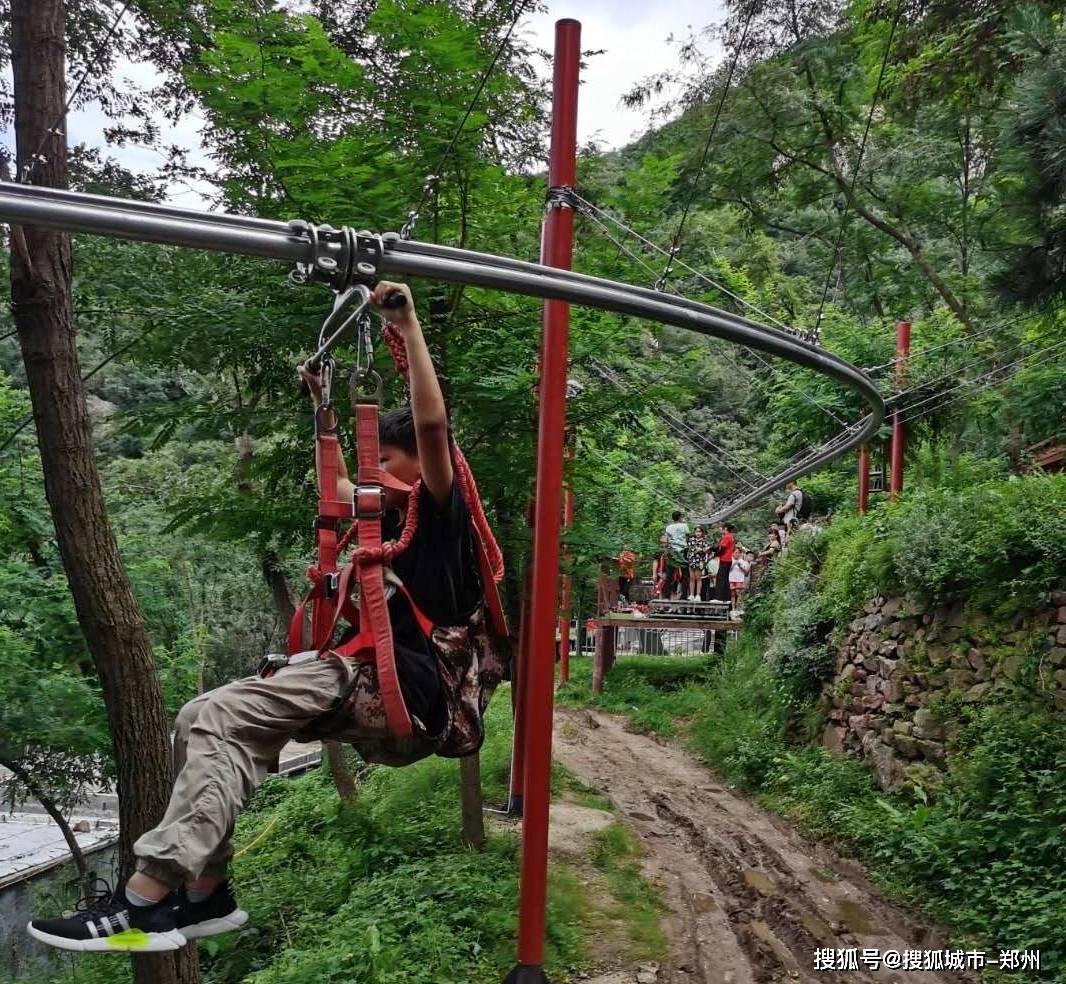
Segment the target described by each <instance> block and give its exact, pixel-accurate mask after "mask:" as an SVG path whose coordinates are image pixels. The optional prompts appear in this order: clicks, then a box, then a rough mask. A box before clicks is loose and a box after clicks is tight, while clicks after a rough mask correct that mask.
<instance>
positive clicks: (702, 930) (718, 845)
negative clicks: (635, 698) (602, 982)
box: [555, 709, 972, 984]
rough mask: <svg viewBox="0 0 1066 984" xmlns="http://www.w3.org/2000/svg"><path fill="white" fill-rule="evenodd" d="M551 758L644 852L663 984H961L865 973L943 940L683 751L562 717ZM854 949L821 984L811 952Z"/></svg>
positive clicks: (614, 725) (956, 978) (600, 723)
mask: <svg viewBox="0 0 1066 984" xmlns="http://www.w3.org/2000/svg"><path fill="white" fill-rule="evenodd" d="M555 755H556V757H557V758H558V759H559V760H560V761H561V762H563V763H564V764H565V765H566V766H567V768H569V769H570V770H571V771H572V772H573V773H575V774H576V775H577V776H578V777H579V778H580V779H581V780H582V781H583V782H584V783H586V784H587V785H589V786H592V787H594V788H595V789H597V790H598V791H600V792H602V793H603V794H604V795H605V796H607V797H608V798H609V799H610V800H611V801H612V802H613V803H614V805H615V806H616V808H617V809H618V810H619V811H620V812H621V813H622V815H623V816H624V817H625V822H626V824H627V825H628V826H629V827H630V829H631V830H632V831H633V832H634V833H635V834H637V835H638V836H639V837H640V840H641V842H642V844H643V846H644V851H645V855H644V867H645V874H646V875H647V877H648V878H649V880H651V881H652V882H654V883H656V884H658V885H659V886H660V888H661V890H662V892H663V896H664V900H665V902H666V904H667V905H668V907H669V909H670V912H669V914H668V916H667V918H666V921H665V927H664V928H665V930H666V933H667V936H668V938H669V940H670V949H671V953H670V959H669V961H668V962H667V963H666V964H665V965H664V966H663V967H662V968H661V969H660V970H659V973H658V975H657V977H658V984H748V982H764V981H786V980H792V981H795V980H801V981H812V982H813V981H818V982H822V984H825V982H828V981H842V982H843V981H845V980H846V981H847V982H849V984H854V982H856V981H879V982H888V981H898V982H914V984H918V982H919V981H920V982H922V984H939V982H944V984H947V982H960V981H964V980H970V979H972V978H969V977H967V976H964V975H962V974H958V973H953V972H950V971H934V970H889V969H886V968H884V967H881V968H879V969H873V968H872V967H870V966H864V963H863V961H862V956H863V950H864V949H869V950H878V951H880V952H881V953H884V952H885V951H890V950H892V951H898V952H899V953H901V954H902V953H905V952H906V951H915V950H918V951H925V950H938V949H943V948H945V947H946V946H947V945H948V944H947V940H946V936H945V934H943V933H942V932H941V931H939V930H938V929H937V928H936V927H931V926H929V925H927V924H924V923H921V922H919V921H918V920H917V919H915V918H914V917H913V916H911V915H909V914H908V913H906V912H905V911H904V910H902V909H900V908H899V907H897V906H894V905H891V904H889V903H887V902H885V901H884V900H883V899H882V898H881V897H880V896H879V895H878V893H877V891H876V890H875V889H874V888H873V887H872V885H871V884H870V882H869V881H868V880H867V878H866V877H865V875H864V873H863V871H862V868H861V866H859V865H858V864H857V863H856V862H854V861H849V860H847V859H844V858H841V857H840V856H838V855H837V854H835V853H834V852H833V851H832V850H830V849H828V848H826V847H823V846H820V845H817V844H813V843H811V842H809V841H807V840H806V839H804V838H803V837H801V836H800V835H799V834H798V833H797V832H796V831H794V830H793V829H791V828H790V827H789V826H788V824H786V823H785V822H784V821H782V820H780V819H778V818H776V817H773V816H771V815H770V814H768V813H766V812H765V811H763V810H761V809H760V808H759V807H757V806H755V805H754V804H753V803H752V802H750V801H749V800H747V799H746V798H744V797H743V796H741V795H739V794H737V793H734V792H731V791H730V790H728V789H727V788H725V787H724V786H723V785H722V784H721V783H720V781H719V780H718V779H717V778H716V777H715V775H714V774H713V773H712V772H710V771H709V770H708V769H707V768H705V767H704V766H702V765H701V764H699V763H698V762H697V761H696V760H695V759H694V758H693V757H692V756H690V755H689V754H687V753H686V752H684V751H682V750H681V749H679V748H674V747H671V746H669V745H664V744H661V743H660V742H658V741H656V740H655V739H654V738H650V737H648V736H646V735H640V734H634V733H631V732H630V731H628V730H626V722H625V721H623V720H622V719H619V718H615V717H612V716H609V715H605V714H600V713H596V712H591V711H583V710H582V711H574V710H567V709H560V710H559V711H558V712H557V714H556V726H555ZM827 947H832V948H834V949H836V950H847V949H857V950H858V958H859V960H858V969H849V970H843V971H835V970H816V969H815V951H816V950H817V949H819V948H827Z"/></svg>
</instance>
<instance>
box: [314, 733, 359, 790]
mask: <svg viewBox="0 0 1066 984" xmlns="http://www.w3.org/2000/svg"><path fill="white" fill-rule="evenodd" d="M322 748H323V750H324V751H325V753H326V762H328V763H329V774H330V775H331V776H333V785H334V786H336V787H337V795H338V796H339V797H340V798H341V802H342V803H347V804H348V805H349V806H352V805H353V804H354V803H355V801H356V799H357V797H358V790H357V787H356V785H355V776H354V775H352V770H351V768H350V767H349V765H348V760H347V759H346V758H345V757H344V749H343V748H342V747H341V743H340V742H339V741H330V740H329V739H328V738H327V739H325V740H324V741H323V742H322Z"/></svg>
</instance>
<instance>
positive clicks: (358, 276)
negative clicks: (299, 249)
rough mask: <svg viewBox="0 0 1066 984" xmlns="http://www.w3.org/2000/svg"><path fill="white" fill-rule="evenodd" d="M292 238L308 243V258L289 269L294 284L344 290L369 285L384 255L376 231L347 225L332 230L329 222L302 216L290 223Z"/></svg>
mask: <svg viewBox="0 0 1066 984" xmlns="http://www.w3.org/2000/svg"><path fill="white" fill-rule="evenodd" d="M289 232H290V234H291V238H292V239H294V240H297V241H299V242H304V243H307V242H309V243H310V245H311V257H310V259H309V260H301V261H298V262H297V263H296V265H295V267H294V268H293V269H292V270H291V271H290V272H289V279H290V280H291V281H292V282H293V283H294V284H307V283H322V284H328V285H329V286H330V287H332V288H333V289H334V290H341V291H342V290H346V289H347V288H348V287H350V286H351V285H352V284H353V283H361V284H372V283H374V282H375V281H376V280H377V275H378V267H379V266H380V265H381V258H382V257H383V256H384V254H385V244H384V241H383V240H382V238H381V236H380V235H379V234H378V233H374V232H371V231H370V230H369V229H363V230H362V231H360V232H356V231H355V230H354V229H352V228H350V227H349V226H342V227H341V228H340V229H334V228H333V226H331V225H329V224H326V223H324V224H322V225H314V224H313V223H310V222H305V221H304V220H303V219H294V220H293V221H292V222H290V223H289Z"/></svg>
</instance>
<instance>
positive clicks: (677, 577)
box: [663, 511, 689, 600]
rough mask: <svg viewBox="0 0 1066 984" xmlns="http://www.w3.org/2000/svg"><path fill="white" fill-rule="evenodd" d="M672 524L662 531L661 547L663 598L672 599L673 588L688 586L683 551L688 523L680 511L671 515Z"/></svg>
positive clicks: (686, 538)
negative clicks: (664, 551) (662, 550)
mask: <svg viewBox="0 0 1066 984" xmlns="http://www.w3.org/2000/svg"><path fill="white" fill-rule="evenodd" d="M671 518H672V520H673V521H672V522H671V523H668V524H667V527H666V529H665V530H663V545H664V546H665V547H666V571H665V575H666V583H665V584H664V585H663V597H664V598H666V599H667V600H669V599H671V598H673V597H674V590H675V588H677V587H679V586H680V588H681V590H684V588H685V587H686V586H687V584H688V564H687V563H686V560H685V551H686V550H687V549H688V533H689V530H688V523H686V522H685V521H684V516H683V514H682V513H681V512H680V511H677V512H675V513H674V514H673V516H672V517H671Z"/></svg>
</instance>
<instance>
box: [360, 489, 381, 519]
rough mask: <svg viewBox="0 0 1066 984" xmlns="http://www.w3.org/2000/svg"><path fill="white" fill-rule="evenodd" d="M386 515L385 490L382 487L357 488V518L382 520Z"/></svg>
mask: <svg viewBox="0 0 1066 984" xmlns="http://www.w3.org/2000/svg"><path fill="white" fill-rule="evenodd" d="M384 515H385V488H384V486H381V485H357V486H356V487H355V518H356V519H381V517H382V516H384Z"/></svg>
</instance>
